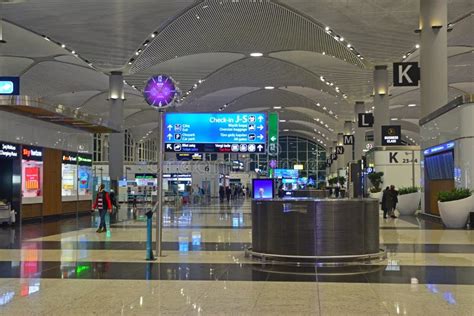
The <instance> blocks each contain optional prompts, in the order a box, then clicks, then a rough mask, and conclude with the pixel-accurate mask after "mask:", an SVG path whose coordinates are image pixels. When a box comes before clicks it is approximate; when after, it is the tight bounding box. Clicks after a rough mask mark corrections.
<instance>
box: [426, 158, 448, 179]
mask: <svg viewBox="0 0 474 316" xmlns="http://www.w3.org/2000/svg"><path fill="white" fill-rule="evenodd" d="M425 168H426V172H427V175H428V179H430V180H446V179H454V154H453V152H452V151H449V152H444V153H441V154H438V155H433V156H427V157H425Z"/></svg>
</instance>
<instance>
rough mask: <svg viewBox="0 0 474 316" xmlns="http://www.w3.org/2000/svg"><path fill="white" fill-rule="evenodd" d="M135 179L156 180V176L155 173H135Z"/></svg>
mask: <svg viewBox="0 0 474 316" xmlns="http://www.w3.org/2000/svg"><path fill="white" fill-rule="evenodd" d="M135 179H142V180H145V179H149V180H151V179H156V174H154V173H135Z"/></svg>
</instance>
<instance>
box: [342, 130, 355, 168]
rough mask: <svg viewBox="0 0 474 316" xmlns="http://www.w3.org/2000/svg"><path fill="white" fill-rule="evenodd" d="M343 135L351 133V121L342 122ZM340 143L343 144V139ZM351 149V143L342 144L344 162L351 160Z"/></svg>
mask: <svg viewBox="0 0 474 316" xmlns="http://www.w3.org/2000/svg"><path fill="white" fill-rule="evenodd" d="M344 135H352V122H351V121H345V122H344ZM343 137H344V136H343ZM342 144H344V139H343V142H342ZM352 149H353V145H345V146H344V161H345V162H346V163H348V162H350V161H352Z"/></svg>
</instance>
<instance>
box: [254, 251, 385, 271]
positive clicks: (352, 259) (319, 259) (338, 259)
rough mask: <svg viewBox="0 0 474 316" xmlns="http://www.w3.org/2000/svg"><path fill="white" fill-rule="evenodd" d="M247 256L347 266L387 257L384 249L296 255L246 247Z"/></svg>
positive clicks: (288, 262)
mask: <svg viewBox="0 0 474 316" xmlns="http://www.w3.org/2000/svg"><path fill="white" fill-rule="evenodd" d="M245 256H246V257H249V258H252V259H255V260H258V261H259V262H261V263H268V264H275V265H293V266H317V267H345V266H355V265H361V264H374V263H379V262H381V261H383V260H385V259H386V258H387V256H386V252H385V250H384V249H380V251H379V252H377V253H371V254H363V255H344V256H294V255H279V254H269V253H261V252H255V251H253V250H252V248H247V249H245Z"/></svg>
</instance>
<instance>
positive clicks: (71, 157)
mask: <svg viewBox="0 0 474 316" xmlns="http://www.w3.org/2000/svg"><path fill="white" fill-rule="evenodd" d="M63 164H67V165H75V164H77V154H76V153H72V152H68V151H63Z"/></svg>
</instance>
